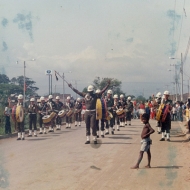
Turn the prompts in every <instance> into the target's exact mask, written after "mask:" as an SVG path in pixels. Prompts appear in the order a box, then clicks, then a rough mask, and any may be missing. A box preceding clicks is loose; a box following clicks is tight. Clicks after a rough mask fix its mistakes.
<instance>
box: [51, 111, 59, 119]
mask: <svg viewBox="0 0 190 190" xmlns="http://www.w3.org/2000/svg"><path fill="white" fill-rule="evenodd" d="M56 115H57V114H56V113H55V112H51V114H50V118H51V120H52V119H55V117H56Z"/></svg>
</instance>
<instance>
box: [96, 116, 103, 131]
mask: <svg viewBox="0 0 190 190" xmlns="http://www.w3.org/2000/svg"><path fill="white" fill-rule="evenodd" d="M99 121H101V131H104V122H105V119H101V120H96V129H97V131H99V130H100V127H99Z"/></svg>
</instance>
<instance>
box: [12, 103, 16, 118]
mask: <svg viewBox="0 0 190 190" xmlns="http://www.w3.org/2000/svg"><path fill="white" fill-rule="evenodd" d="M11 118H12V120H13V121H14V122H15V121H16V105H15V106H13V108H12V112H11Z"/></svg>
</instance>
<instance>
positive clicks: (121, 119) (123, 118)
mask: <svg viewBox="0 0 190 190" xmlns="http://www.w3.org/2000/svg"><path fill="white" fill-rule="evenodd" d="M119 103H120V107H121V108H122V109H123V110H125V107H126V105H127V103H126V100H125V99H124V95H123V94H121V95H120V100H119ZM120 126H121V127H125V116H124V117H121V118H120Z"/></svg>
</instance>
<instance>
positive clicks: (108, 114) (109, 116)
mask: <svg viewBox="0 0 190 190" xmlns="http://www.w3.org/2000/svg"><path fill="white" fill-rule="evenodd" d="M111 118H113V115H112V113H111V112H110V111H107V117H106V120H108V121H109V120H110V119H111Z"/></svg>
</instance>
